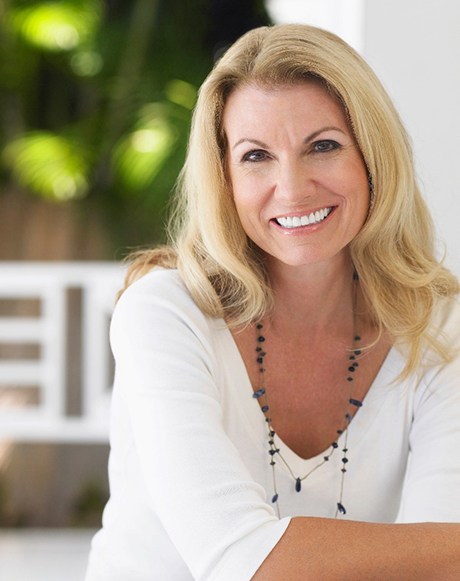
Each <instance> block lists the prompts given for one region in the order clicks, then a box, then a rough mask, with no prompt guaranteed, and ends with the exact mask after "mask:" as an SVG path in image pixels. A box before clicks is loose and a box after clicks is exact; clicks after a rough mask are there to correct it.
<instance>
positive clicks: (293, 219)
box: [276, 208, 332, 228]
mask: <svg viewBox="0 0 460 581" xmlns="http://www.w3.org/2000/svg"><path fill="white" fill-rule="evenodd" d="M331 212H332V208H322V209H321V210H317V211H316V212H311V214H309V215H305V216H286V217H280V218H276V221H277V222H278V224H279V225H280V226H283V228H298V227H299V226H307V225H309V224H318V223H319V222H322V221H323V220H324V218H326V216H329V214H330V213H331Z"/></svg>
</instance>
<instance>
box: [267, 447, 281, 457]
mask: <svg viewBox="0 0 460 581" xmlns="http://www.w3.org/2000/svg"><path fill="white" fill-rule="evenodd" d="M278 452H279V448H275V449H274V450H269V451H268V453H269V454H270V456H274V455H275V454H277V453H278Z"/></svg>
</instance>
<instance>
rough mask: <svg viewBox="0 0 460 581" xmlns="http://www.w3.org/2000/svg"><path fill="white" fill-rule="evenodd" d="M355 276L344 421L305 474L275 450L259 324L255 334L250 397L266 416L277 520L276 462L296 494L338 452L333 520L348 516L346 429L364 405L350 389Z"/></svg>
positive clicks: (356, 344) (354, 360) (356, 343)
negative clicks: (255, 374) (255, 378)
mask: <svg viewBox="0 0 460 581" xmlns="http://www.w3.org/2000/svg"><path fill="white" fill-rule="evenodd" d="M357 281H358V275H357V274H356V273H355V274H354V275H353V282H354V289H353V347H352V349H351V351H350V352H349V354H348V357H347V372H346V373H344V383H345V385H346V386H348V389H349V395H348V405H347V410H346V413H345V414H344V419H343V422H342V425H340V426H339V427H338V429H337V431H336V433H337V437H336V438H335V440H334V441H333V442H332V443H331V444H330V446H329V448H328V449H327V452H326V454H325V455H324V456H323V458H322V459H321V460H320V461H319V462H318V464H316V465H315V466H314V467H313V468H311V469H310V470H309V471H308V472H307V473H305V474H296V473H295V472H294V470H293V469H292V468H291V466H290V465H289V463H288V462H287V461H286V459H285V458H284V456H283V455H282V453H281V451H280V449H279V448H278V447H277V445H276V443H275V436H276V432H275V430H274V428H273V425H272V418H271V414H270V402H269V394H268V391H267V386H266V377H265V371H266V369H265V357H266V355H267V348H266V340H265V336H264V334H263V328H264V326H263V323H262V322H259V323H257V324H256V332H257V333H256V334H257V346H256V354H257V359H256V361H257V365H258V367H259V377H260V383H259V385H258V389H257V390H256V391H254V393H253V395H252V397H254V398H255V399H257V400H258V401H259V402H260V409H261V410H262V413H263V414H264V416H265V422H266V426H267V434H268V456H269V462H270V467H271V473H272V480H273V496H272V499H271V500H272V503H273V504H274V505H275V506H276V510H277V513H278V517H280V508H279V493H278V486H277V480H276V464H277V462H278V461H279V462H281V463H282V464H284V466H285V467H286V469H287V471H288V472H289V474H290V475H291V477H292V480H293V488H294V490H295V491H296V492H300V491H301V490H302V483H303V482H304V481H305V480H306V479H307V478H308V477H309V476H310V475H311V474H313V472H315V471H316V470H318V469H319V468H321V466H324V465H325V464H326V463H327V462H329V460H330V459H331V457H332V456H333V454H334V453H335V452H336V450H338V449H339V448H340V452H341V454H342V458H341V463H340V466H341V468H340V472H341V474H340V488H339V497H338V500H337V503H336V508H335V517H334V518H337V517H338V516H339V515H345V514H347V510H346V508H345V505H344V501H343V495H344V485H345V476H346V474H347V471H348V462H349V459H348V427H349V425H350V422H351V420H352V419H353V415H354V412H356V411H357V410H358V409H359V408H360V407H362V405H363V402H362V401H360V400H358V399H356V398H354V397H353V386H354V379H355V373H356V371H357V369H358V367H359V362H358V358H359V356H360V355H361V352H362V351H361V349H360V342H361V337H360V335H359V333H357V331H356V294H357V293H356V287H357ZM341 436H343V441H342V442H341V443H340V444H339V439H340V438H341Z"/></svg>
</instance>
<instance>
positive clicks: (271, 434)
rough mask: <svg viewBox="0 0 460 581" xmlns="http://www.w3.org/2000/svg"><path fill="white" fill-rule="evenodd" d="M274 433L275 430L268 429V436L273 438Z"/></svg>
mask: <svg viewBox="0 0 460 581" xmlns="http://www.w3.org/2000/svg"><path fill="white" fill-rule="evenodd" d="M274 435H275V430H270V432H269V436H270V438H273V436H274Z"/></svg>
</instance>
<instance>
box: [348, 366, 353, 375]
mask: <svg viewBox="0 0 460 581" xmlns="http://www.w3.org/2000/svg"><path fill="white" fill-rule="evenodd" d="M348 371H349V372H350V373H354V372H355V368H354V367H353V365H350V367H349V368H348Z"/></svg>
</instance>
